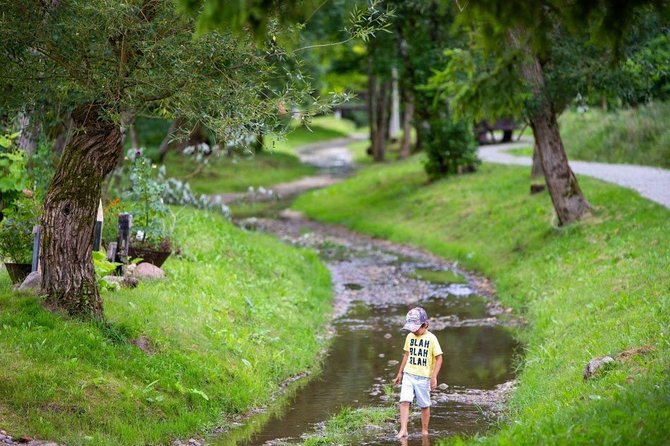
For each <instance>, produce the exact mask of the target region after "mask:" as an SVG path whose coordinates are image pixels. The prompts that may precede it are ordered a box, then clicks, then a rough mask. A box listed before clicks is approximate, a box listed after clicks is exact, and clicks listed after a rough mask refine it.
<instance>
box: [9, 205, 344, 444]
mask: <svg viewBox="0 0 670 446" xmlns="http://www.w3.org/2000/svg"><path fill="white" fill-rule="evenodd" d="M177 212H178V213H177V222H178V224H177V234H176V237H177V239H179V240H181V241H182V243H181V246H182V249H183V253H182V255H181V256H179V257H177V256H173V257H171V258H170V259H168V261H167V262H166V264H165V265H164V269H165V270H166V273H167V275H168V277H169V280H168V281H162V282H154V283H151V282H147V283H142V284H140V286H139V287H138V288H136V289H124V290H122V291H120V292H116V293H111V292H108V293H104V294H103V299H104V303H105V312H106V317H107V322H108V324H107V325H102V326H101V325H96V324H92V323H87V322H81V321H77V320H73V319H69V318H65V317H62V316H60V315H57V314H53V313H51V312H49V311H47V310H45V309H44V308H43V307H42V306H41V301H40V299H38V298H34V297H27V296H21V295H17V294H14V293H13V292H12V291H11V288H10V284H9V281H8V278H7V277H6V274H4V273H3V274H1V275H0V276H1V277H0V351H2V352H3V356H2V357H3V365H2V367H0V427H1V428H2V429H5V430H7V431H8V432H10V433H11V434H13V435H15V436H20V435H30V436H34V437H36V438H43V439H49V440H53V441H58V442H59V443H65V444H68V445H82V444H86V445H139V444H169V443H170V442H171V441H172V439H174V438H189V436H193V435H198V433H202V432H203V431H206V430H207V429H208V428H211V427H214V426H217V425H221V424H224V425H225V423H226V421H225V420H226V417H227V416H229V415H232V414H239V413H243V412H245V411H247V410H248V409H250V408H251V407H255V406H258V405H261V404H265V403H268V402H269V401H270V400H271V398H272V394H273V392H275V391H276V390H277V389H278V387H279V384H280V383H281V382H282V381H283V380H285V379H286V378H288V377H290V376H293V375H295V374H297V373H299V372H301V371H304V370H306V369H310V368H314V367H318V365H315V364H314V363H315V358H316V356H317V353H318V352H319V351H321V350H322V349H323V347H324V340H323V339H322V337H321V336H320V335H321V333H322V332H323V328H324V326H325V324H326V323H327V321H328V320H329V313H330V297H331V288H330V278H329V274H328V272H327V270H326V268H325V267H324V266H323V265H322V264H321V263H320V262H319V260H318V259H317V257H316V255H315V254H313V253H312V252H309V251H305V250H299V249H295V248H292V247H288V246H286V245H284V244H282V243H280V242H279V241H276V240H274V239H273V238H271V237H269V236H264V235H260V234H255V233H246V232H243V231H241V230H239V229H236V228H234V227H233V226H232V225H231V224H230V223H228V222H227V221H225V220H224V219H222V218H221V217H219V216H217V215H214V214H206V213H203V212H201V211H195V210H189V209H181V210H178V211H177ZM138 338H144V340H145V344H147V345H149V346H150V350H151V351H150V352H148V353H145V352H144V351H142V350H141V349H140V348H138V347H137V346H136V345H135V344H134V343H133V340H135V339H138Z"/></svg>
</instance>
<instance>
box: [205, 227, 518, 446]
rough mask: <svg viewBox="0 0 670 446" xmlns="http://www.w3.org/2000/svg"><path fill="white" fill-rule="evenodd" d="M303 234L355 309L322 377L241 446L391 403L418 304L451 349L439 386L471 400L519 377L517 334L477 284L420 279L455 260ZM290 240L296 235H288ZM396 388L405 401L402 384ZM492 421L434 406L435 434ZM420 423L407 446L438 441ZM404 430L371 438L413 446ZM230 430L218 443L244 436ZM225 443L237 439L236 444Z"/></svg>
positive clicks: (341, 324)
mask: <svg viewBox="0 0 670 446" xmlns="http://www.w3.org/2000/svg"><path fill="white" fill-rule="evenodd" d="M275 222H276V221H275ZM275 229H276V228H275ZM312 229H313V228H312ZM295 232H296V233H300V234H302V235H301V238H300V240H309V241H310V243H312V244H313V246H312V247H316V248H317V249H318V248H321V252H322V255H323V257H324V260H326V262H327V264H328V266H329V268H330V269H331V272H332V275H333V281H334V287H335V291H336V293H337V294H338V299H339V300H341V301H344V302H346V306H345V310H344V311H342V314H341V316H339V317H338V318H337V319H336V320H335V321H334V328H335V329H336V335H335V337H334V338H333V340H332V344H331V347H330V349H329V351H328V353H327V356H326V358H324V361H323V370H322V372H321V373H320V374H319V375H318V376H316V377H314V378H312V379H311V380H310V381H309V383H307V384H306V385H305V386H304V387H302V388H300V389H299V390H297V391H296V392H295V395H293V396H291V397H289V398H288V400H284V402H283V403H282V407H281V408H278V409H276V410H275V413H274V414H272V415H270V416H266V417H265V418H266V419H265V420H264V421H263V427H262V428H260V429H259V430H258V432H257V433H256V434H254V435H252V436H251V438H250V439H246V440H243V441H240V442H238V443H237V444H238V445H239V446H255V445H263V444H275V443H277V442H278V440H283V441H287V442H297V441H299V440H300V437H301V435H303V434H305V433H313V432H314V431H315V429H317V427H318V424H319V423H321V422H323V421H325V420H327V419H329V418H330V417H332V416H333V415H335V414H336V413H338V412H339V411H340V409H341V408H343V407H346V406H349V407H354V408H355V407H365V406H379V405H388V404H390V402H389V401H388V397H387V396H385V395H384V386H385V385H388V384H389V383H391V382H392V381H393V378H394V377H395V375H396V373H397V370H398V365H399V361H400V359H401V358H402V354H403V351H402V347H403V344H404V340H405V336H406V335H407V332H404V331H403V330H402V329H401V328H402V325H403V323H404V318H405V314H406V313H407V311H408V310H409V309H410V308H411V307H412V306H415V305H421V306H423V307H424V308H425V309H426V311H427V312H428V314H429V316H430V318H431V319H430V320H431V325H432V326H433V327H434V328H435V329H434V330H431V331H433V333H434V334H435V335H436V336H437V338H438V339H439V341H440V344H441V346H442V349H443V351H444V363H443V366H442V369H441V371H440V375H439V377H438V382H439V383H446V384H447V385H448V386H449V388H448V392H451V393H462V394H465V393H467V392H468V389H481V390H488V389H493V388H494V387H495V386H496V385H498V384H501V383H504V382H506V381H509V380H510V379H513V378H514V367H513V366H514V357H515V354H516V351H517V349H518V344H517V342H516V341H515V340H514V338H513V337H512V335H511V333H510V330H509V329H508V328H506V327H503V326H500V325H496V324H491V319H492V318H491V315H490V314H488V313H487V302H488V301H489V300H488V299H487V298H485V297H482V296H479V295H477V294H475V293H474V291H473V289H474V287H473V286H471V285H468V284H457V285H455V284H435V283H429V282H426V281H424V280H421V279H417V278H416V277H415V276H416V275H415V274H414V270H415V269H417V268H426V267H428V268H433V269H446V268H447V266H446V263H445V264H439V263H438V264H436V263H435V261H434V260H431V261H429V262H428V263H427V261H426V259H425V258H417V257H412V256H411V255H408V254H407V253H406V252H401V253H399V252H393V251H389V250H388V249H387V248H386V247H381V248H380V247H379V246H376V245H375V243H374V242H370V243H367V244H366V243H361V241H360V240H353V241H352V243H350V244H348V245H347V244H346V242H347V240H343V239H341V238H340V239H333V238H329V237H328V236H326V235H323V234H320V235H318V236H317V237H311V236H308V237H305V229H304V227H300V228H298V230H296V231H295ZM281 235H283V236H284V238H286V234H281ZM315 238H316V240H315ZM345 238H346V237H345ZM334 252H336V255H333V253H334ZM431 262H432V263H431ZM465 281H466V282H468V280H467V279H466V280H465ZM462 321H467V322H468V324H467V326H463V324H462V323H459V322H462ZM491 325H493V326H491ZM393 391H394V395H393V396H392V401H395V400H397V396H398V393H399V387H395V388H394V389H393ZM488 423H489V420H488V418H487V417H486V416H485V415H484V414H483V412H482V410H481V409H480V408H479V407H478V406H476V405H474V404H468V403H461V402H455V401H438V402H437V403H436V404H435V405H434V406H433V407H432V416H431V423H430V432H431V435H430V437H431V438H433V439H435V438H439V437H444V436H448V435H453V434H456V433H464V434H472V433H476V432H481V431H483V430H484V429H486V428H487V426H488ZM419 424H420V421H419V419H418V417H416V416H414V417H411V422H410V430H411V432H414V435H410V438H409V439H408V440H407V443H406V444H408V445H422V446H423V445H425V444H430V441H431V438H428V439H426V438H421V437H420V436H417V435H415V434H416V432H419V431H420V426H419ZM394 433H395V432H392V431H391V432H385V433H381V434H379V435H378V436H377V437H375V438H366V439H361V442H362V443H364V444H370V445H386V444H395V445H398V444H401V445H402V444H405V442H404V441H403V442H399V441H398V440H395V439H393V434H394ZM229 434H230V436H228V435H226V434H223V435H222V436H221V438H220V439H219V440H220V441H215V442H214V444H230V439H231V438H232V437H233V436H234V435H233V433H232V432H229ZM224 437H229V438H228V441H224V440H225V439H224Z"/></svg>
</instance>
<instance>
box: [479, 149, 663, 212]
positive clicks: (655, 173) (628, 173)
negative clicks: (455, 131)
mask: <svg viewBox="0 0 670 446" xmlns="http://www.w3.org/2000/svg"><path fill="white" fill-rule="evenodd" d="M532 144H533V143H532V141H520V142H515V143H510V144H491V145H486V146H480V147H479V157H480V158H481V159H482V161H486V162H488V163H496V164H510V165H518V166H530V165H531V164H532V159H531V158H530V157H528V156H521V155H511V154H509V153H507V150H510V149H515V148H518V147H528V146H529V145H532ZM570 167H571V168H572V170H573V172H575V173H576V174H579V175H588V176H590V177H593V178H597V179H599V180H603V181H606V182H608V183H613V184H617V185H619V186H623V187H626V188H628V189H633V190H635V191H637V192H639V194H640V195H642V196H643V197H645V198H647V199H649V200H651V201H654V202H656V203H659V204H661V205H663V206H665V207H666V208H668V209H670V170H665V169H660V168H657V167H648V166H637V165H633V164H605V163H595V162H590V161H570Z"/></svg>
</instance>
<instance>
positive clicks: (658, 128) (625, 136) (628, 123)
mask: <svg viewBox="0 0 670 446" xmlns="http://www.w3.org/2000/svg"><path fill="white" fill-rule="evenodd" d="M668 122H670V103H654V104H652V105H649V106H641V107H638V108H635V109H623V110H618V111H614V112H604V111H602V110H600V109H596V108H593V109H591V110H589V111H587V112H586V113H577V112H574V111H571V112H566V113H564V114H563V116H561V119H560V125H561V136H562V137H563V143H564V144H565V149H566V151H567V152H568V156H569V157H570V158H571V159H579V160H585V161H601V162H609V163H626V164H643V165H649V166H659V167H665V168H670V127H669V126H668Z"/></svg>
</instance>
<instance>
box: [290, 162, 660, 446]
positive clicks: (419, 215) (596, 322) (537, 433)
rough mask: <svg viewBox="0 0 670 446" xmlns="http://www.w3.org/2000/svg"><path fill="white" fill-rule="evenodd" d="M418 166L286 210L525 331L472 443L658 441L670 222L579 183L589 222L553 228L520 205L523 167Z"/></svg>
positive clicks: (531, 200)
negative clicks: (420, 256)
mask: <svg viewBox="0 0 670 446" xmlns="http://www.w3.org/2000/svg"><path fill="white" fill-rule="evenodd" d="M421 162H422V160H421V157H415V158H413V159H410V160H408V161H405V162H400V163H396V164H393V165H387V166H373V167H369V168H366V169H365V170H363V171H361V172H360V173H359V174H357V175H356V176H355V177H354V178H352V179H349V180H347V181H345V182H343V183H340V184H338V185H335V186H333V187H330V188H328V189H325V190H320V191H314V192H311V193H309V194H307V195H305V196H303V197H301V198H299V199H298V200H297V201H296V203H295V204H294V208H296V209H299V210H301V211H303V212H305V213H307V215H309V216H310V217H312V218H316V219H319V220H323V221H328V222H334V223H342V224H345V225H347V226H349V227H351V228H353V229H356V230H359V231H362V232H366V233H369V234H372V235H375V236H378V237H383V238H387V239H391V240H394V241H397V242H405V243H412V244H415V245H418V246H421V247H424V248H426V249H428V250H430V251H432V252H434V253H436V254H439V255H442V256H444V257H446V258H449V259H454V260H457V261H459V262H460V264H461V265H464V266H465V267H467V268H471V269H474V270H477V271H480V272H482V273H484V274H485V275H487V276H489V277H491V278H492V279H493V280H494V282H495V285H496V287H497V290H498V295H499V297H500V299H501V300H502V302H503V303H504V304H505V305H509V306H512V307H513V308H514V309H515V311H516V312H517V313H519V314H521V315H523V316H524V317H525V318H526V319H527V320H528V326H527V328H526V329H524V330H522V331H521V333H520V336H521V338H522V341H523V342H524V344H525V346H526V347H525V353H524V357H523V359H522V361H521V363H520V367H519V377H520V387H519V389H518V390H517V391H516V392H515V393H514V395H513V397H512V399H511V401H510V403H509V406H508V412H507V422H502V423H501V424H500V426H499V427H500V430H496V431H494V432H492V433H491V435H490V436H488V437H483V438H480V439H478V440H477V441H480V442H482V443H486V444H510V445H511V444H663V443H665V442H666V441H667V438H669V437H670V404H669V403H670V400H669V395H670V378H669V376H670V374H669V373H668V371H669V370H670V334H669V333H668V325H669V324H668V323H669V321H670V296H669V295H668V290H669V289H670V270H669V269H668V265H669V264H670V253H669V252H668V250H667V249H665V247H666V246H668V243H670V218H668V217H670V212H669V211H668V210H667V209H664V208H662V207H660V206H659V205H657V204H654V203H651V202H649V201H647V200H644V199H642V198H640V197H639V195H637V194H636V193H635V192H632V191H629V190H626V189H623V188H620V187H616V186H612V185H608V184H605V183H602V182H599V181H596V180H593V179H590V178H588V177H582V178H580V181H581V184H582V185H583V188H584V189H585V190H586V192H587V194H588V196H589V199H590V201H591V203H592V204H593V206H594V211H593V216H592V217H590V218H588V219H586V220H585V221H582V222H578V223H574V224H571V225H568V226H566V227H560V228H559V227H557V226H556V219H555V216H554V212H553V209H552V206H551V203H550V200H549V197H548V196H547V195H546V193H545V194H538V195H529V194H528V171H527V169H525V168H519V167H506V166H497V165H489V164H484V165H483V166H482V168H481V171H480V172H478V173H474V174H470V175H465V176H459V177H455V178H450V179H446V180H441V181H438V182H434V183H431V184H429V183H428V182H427V177H426V174H425V173H424V172H423V170H422V166H421ZM622 352H624V353H622ZM602 355H615V357H616V358H617V360H616V362H615V363H614V364H613V365H612V366H611V367H609V368H608V370H606V371H605V372H603V373H601V374H599V375H598V376H596V377H595V378H593V379H590V380H587V381H584V380H583V378H582V372H583V369H584V366H585V365H586V364H587V363H588V361H590V360H591V359H592V358H594V357H597V356H602ZM616 355H618V356H616ZM445 360H447V361H448V358H446V359H445ZM452 441H456V442H458V441H459V440H452Z"/></svg>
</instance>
